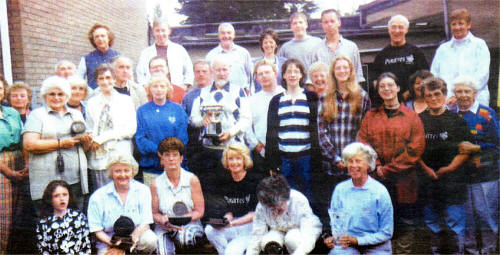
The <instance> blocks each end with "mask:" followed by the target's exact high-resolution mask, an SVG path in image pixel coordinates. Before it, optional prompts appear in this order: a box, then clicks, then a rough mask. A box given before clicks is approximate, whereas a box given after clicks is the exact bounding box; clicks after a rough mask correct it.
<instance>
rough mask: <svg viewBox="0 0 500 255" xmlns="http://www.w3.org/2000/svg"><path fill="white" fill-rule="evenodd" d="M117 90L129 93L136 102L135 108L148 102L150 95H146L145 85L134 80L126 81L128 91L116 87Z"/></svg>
mask: <svg viewBox="0 0 500 255" xmlns="http://www.w3.org/2000/svg"><path fill="white" fill-rule="evenodd" d="M115 90H116V91H118V92H119V93H121V94H124V95H128V96H130V97H131V98H132V101H133V102H134V106H135V109H136V110H137V108H139V106H141V105H143V104H145V103H147V102H148V97H147V96H146V90H145V89H144V87H142V86H141V85H139V84H137V83H135V82H133V81H130V80H128V81H126V83H125V90H126V92H128V94H127V93H126V92H122V91H120V90H118V89H117V88H115Z"/></svg>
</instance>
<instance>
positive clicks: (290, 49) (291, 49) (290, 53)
mask: <svg viewBox="0 0 500 255" xmlns="http://www.w3.org/2000/svg"><path fill="white" fill-rule="evenodd" d="M307 26H308V25H307V17H306V15H305V14H303V13H300V12H296V13H294V14H292V16H290V29H291V30H292V32H293V39H292V40H290V41H288V42H286V43H285V44H283V46H281V48H280V50H279V51H278V57H284V58H286V59H291V58H296V59H298V60H300V62H301V63H302V64H303V65H304V66H305V68H306V73H307V72H308V70H309V66H310V64H311V62H310V58H311V57H310V55H311V54H312V51H311V50H312V49H314V48H315V47H316V45H318V44H319V43H320V42H321V39H320V38H318V37H314V36H310V35H308V34H307Z"/></svg>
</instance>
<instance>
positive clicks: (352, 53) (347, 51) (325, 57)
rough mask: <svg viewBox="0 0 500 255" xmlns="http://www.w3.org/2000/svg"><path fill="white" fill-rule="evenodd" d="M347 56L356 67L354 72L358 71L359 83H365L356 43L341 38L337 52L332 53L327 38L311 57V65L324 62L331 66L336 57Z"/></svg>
mask: <svg viewBox="0 0 500 255" xmlns="http://www.w3.org/2000/svg"><path fill="white" fill-rule="evenodd" d="M339 56H345V57H348V58H349V59H350V60H351V62H352V64H353V65H354V70H356V79H357V81H358V82H363V81H365V78H364V77H363V69H362V65H361V57H360V56H359V49H358V46H357V45H356V43H354V42H353V41H351V40H348V39H345V38H344V37H343V36H340V38H339V43H338V46H337V50H335V51H332V50H331V49H330V48H329V47H328V45H327V41H326V38H325V39H323V41H322V42H321V43H320V44H318V45H317V46H316V48H315V50H314V51H313V52H312V54H311V55H310V57H311V60H310V63H311V64H313V63H315V62H318V61H319V62H323V63H325V64H327V65H328V66H330V64H331V63H332V62H333V60H335V58H336V57H339Z"/></svg>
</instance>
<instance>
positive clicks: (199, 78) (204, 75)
mask: <svg viewBox="0 0 500 255" xmlns="http://www.w3.org/2000/svg"><path fill="white" fill-rule="evenodd" d="M194 81H195V83H196V84H195V87H194V88H192V89H191V90H190V91H189V92H188V93H187V94H186V95H185V96H184V98H183V99H182V108H184V111H185V112H186V114H187V116H188V117H189V116H190V115H191V109H193V103H194V101H195V100H196V99H197V98H198V97H199V96H200V93H201V90H202V89H203V88H205V87H208V86H210V84H211V83H212V70H211V69H210V63H208V62H207V61H205V60H199V61H196V62H195V63H194ZM201 130H202V128H201V127H195V126H193V125H188V129H187V133H188V137H189V139H188V144H187V145H186V158H187V159H188V160H187V164H188V168H189V169H192V168H196V164H198V162H195V160H190V159H191V158H195V157H197V156H196V155H197V154H199V153H201V152H202V145H201V143H200V141H199V136H200V132H201ZM192 166H193V167H192Z"/></svg>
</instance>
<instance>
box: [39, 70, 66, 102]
mask: <svg viewBox="0 0 500 255" xmlns="http://www.w3.org/2000/svg"><path fill="white" fill-rule="evenodd" d="M53 88H58V89H60V90H62V91H63V92H64V94H66V96H67V97H68V98H67V100H68V99H69V98H70V97H71V87H70V85H69V82H68V80H66V79H64V78H62V77H59V76H56V75H53V76H50V77H49V78H47V79H45V80H43V82H42V87H41V88H40V94H41V95H42V98H44V97H45V95H47V94H48V93H49V90H51V89H53ZM65 103H66V102H65Z"/></svg>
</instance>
